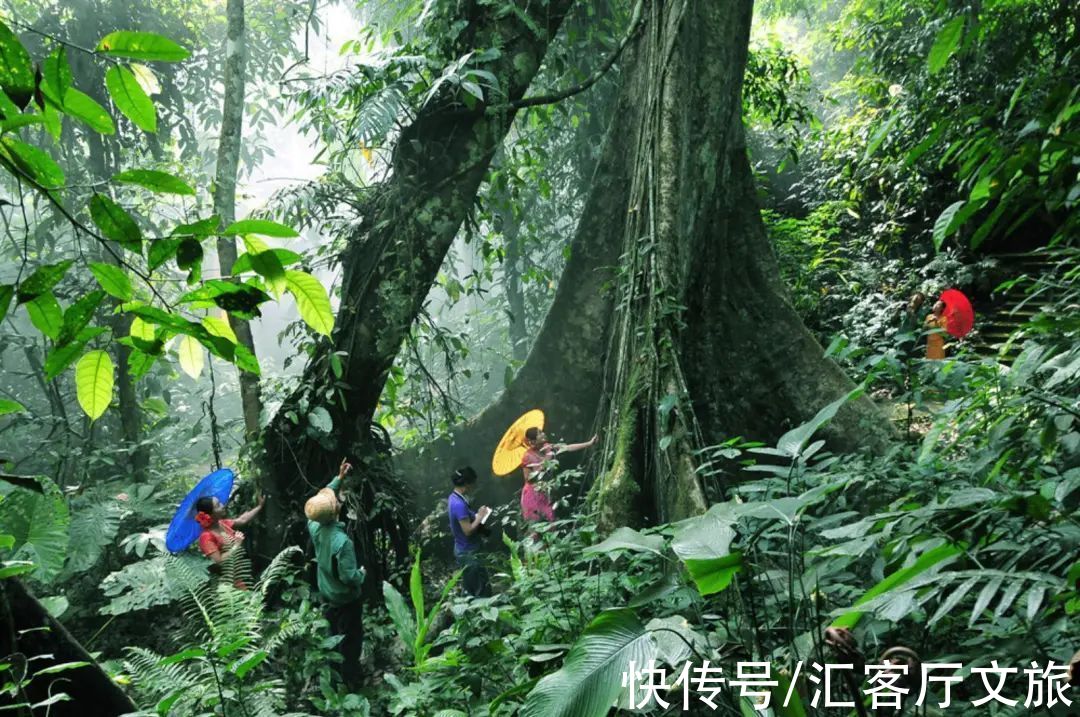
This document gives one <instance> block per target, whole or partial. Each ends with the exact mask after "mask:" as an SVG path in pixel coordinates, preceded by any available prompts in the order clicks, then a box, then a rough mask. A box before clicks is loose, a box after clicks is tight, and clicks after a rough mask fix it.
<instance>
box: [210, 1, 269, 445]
mask: <svg viewBox="0 0 1080 717" xmlns="http://www.w3.org/2000/svg"><path fill="white" fill-rule="evenodd" d="M225 14H226V16H227V18H228V28H227V30H226V36H225V37H226V39H225V83H224V84H225V98H224V100H223V102H222V108H221V137H220V138H219V140H218V154H217V167H216V170H215V172H216V173H215V177H214V212H215V213H216V214H217V215H218V216H220V217H221V221H222V223H223V226H228V225H229V224H232V223H233V222H234V221H235V220H236V171H237V167H238V166H239V164H240V146H241V143H242V141H243V133H244V78H245V71H246V68H245V65H246V63H247V52H246V49H245V39H244V0H228V3H227V4H226V6H225ZM217 250H218V265H219V266H220V268H221V276H223V277H226V276H229V275H230V274H232V268H233V264H235V263H236V238H235V237H231V236H229V237H225V236H223V237H218V240H217ZM229 325H230V326H231V327H232V330H233V333H235V334H236V338H237V340H238V341H239V342H240V344H241V345H243V346H245V347H247V349H248V350H249V351H251V354H252V356H254V355H255V340H254V339H253V338H252V336H251V324H249V323H248V322H247V321H245V320H244V319H241V318H238V317H236V316H233V315H231V314H230V315H229ZM237 371H238V372H239V374H240V403H241V407H242V408H243V413H244V432H245V433H246V434H247V436H248V438H253V437H255V436H257V435H258V433H259V428H260V427H261V424H262V420H261V415H262V396H261V394H260V392H259V377H258V376H256V375H255V374H252V373H248V372H247V371H240V370H239V369H237Z"/></svg>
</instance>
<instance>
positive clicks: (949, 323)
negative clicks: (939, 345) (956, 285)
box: [941, 289, 975, 339]
mask: <svg viewBox="0 0 1080 717" xmlns="http://www.w3.org/2000/svg"><path fill="white" fill-rule="evenodd" d="M941 301H943V302H945V330H946V331H948V332H949V333H950V334H952V335H953V336H955V337H956V338H958V339H961V338H963V337H965V336H967V335H968V332H970V331H971V327H972V326H974V325H975V310H974V309H972V308H971V302H970V301H968V298H967V297H966V296H964V295H963V294H962V293H960V292H959V291H957V290H956V289H946V290H945V291H943V292H941Z"/></svg>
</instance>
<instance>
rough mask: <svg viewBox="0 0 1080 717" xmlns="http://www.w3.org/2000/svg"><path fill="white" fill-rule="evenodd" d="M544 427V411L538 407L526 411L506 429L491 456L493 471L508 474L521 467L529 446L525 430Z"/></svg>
mask: <svg viewBox="0 0 1080 717" xmlns="http://www.w3.org/2000/svg"><path fill="white" fill-rule="evenodd" d="M543 427H544V412H543V411H541V410H540V409H538V408H534V409H533V410H531V411H529V412H528V413H526V414H525V415H524V416H522V417H521V418H519V419H517V420H516V421H514V423H513V425H511V426H510V427H509V428H507V429H506V433H504V434H503V437H502V440H500V441H499V445H498V447H497V448H496V449H495V455H494V456H492V457H491V472H492V473H494V474H495V475H497V476H506V475H510V474H511V473H513V472H514V471H515V470H517V469H518V468H520V467H521V459H522V458H523V457H524V456H525V451H526V450H528V446H526V445H525V431H527V430H529V429H530V428H543Z"/></svg>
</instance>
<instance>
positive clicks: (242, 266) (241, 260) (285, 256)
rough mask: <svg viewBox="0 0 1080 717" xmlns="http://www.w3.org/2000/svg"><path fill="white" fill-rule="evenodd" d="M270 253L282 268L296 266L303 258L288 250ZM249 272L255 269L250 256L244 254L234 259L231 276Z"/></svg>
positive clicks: (273, 250) (277, 250)
mask: <svg viewBox="0 0 1080 717" xmlns="http://www.w3.org/2000/svg"><path fill="white" fill-rule="evenodd" d="M270 251H271V252H272V253H273V255H274V256H276V257H277V260H278V263H279V264H281V265H282V266H289V265H290V264H296V263H298V262H299V261H301V260H302V259H303V257H302V256H300V255H299V254H297V253H296V252H295V251H290V250H289V249H271V250H270ZM251 271H255V267H253V266H252V262H251V255H250V254H248V253H247V252H245V253H243V254H241V255H240V256H238V257H237V258H236V263H234V264H233V268H232V273H233V276H238V275H240V274H245V273H247V272H251Z"/></svg>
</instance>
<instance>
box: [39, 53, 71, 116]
mask: <svg viewBox="0 0 1080 717" xmlns="http://www.w3.org/2000/svg"><path fill="white" fill-rule="evenodd" d="M71 83H72V75H71V65H69V64H68V59H67V48H65V47H64V46H62V45H61V46H60V47H58V48H56V49H55V50H53V51H52V52H51V53H50V54H49V56H48V57H46V58H45V63H44V66H43V67H42V71H41V91H42V92H43V93H44V94H45V97H46V98H48V99H49V100H50V101H51V102H52V103H53V104H55V105H56V106H57V107H63V106H64V97H66V96H67V91H68V89H69V88H70V87H71Z"/></svg>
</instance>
